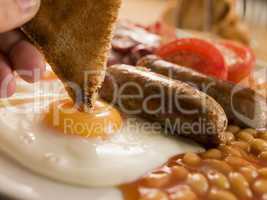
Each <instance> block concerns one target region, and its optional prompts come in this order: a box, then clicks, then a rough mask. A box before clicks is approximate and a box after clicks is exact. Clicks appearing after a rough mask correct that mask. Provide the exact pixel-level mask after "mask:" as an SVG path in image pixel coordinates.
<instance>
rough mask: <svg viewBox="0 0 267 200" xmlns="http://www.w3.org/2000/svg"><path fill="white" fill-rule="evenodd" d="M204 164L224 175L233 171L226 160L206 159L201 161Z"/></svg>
mask: <svg viewBox="0 0 267 200" xmlns="http://www.w3.org/2000/svg"><path fill="white" fill-rule="evenodd" d="M203 163H204V165H205V166H207V167H210V168H213V169H215V170H217V171H218V172H221V173H223V174H225V175H228V174H229V173H230V172H232V171H233V169H232V167H230V166H229V165H228V164H227V163H226V162H224V161H221V160H215V159H206V160H204V161H203Z"/></svg>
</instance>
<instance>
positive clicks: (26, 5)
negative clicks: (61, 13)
mask: <svg viewBox="0 0 267 200" xmlns="http://www.w3.org/2000/svg"><path fill="white" fill-rule="evenodd" d="M17 4H18V5H19V7H20V9H21V10H22V11H23V12H28V11H30V10H32V9H33V8H34V7H35V6H37V0H17Z"/></svg>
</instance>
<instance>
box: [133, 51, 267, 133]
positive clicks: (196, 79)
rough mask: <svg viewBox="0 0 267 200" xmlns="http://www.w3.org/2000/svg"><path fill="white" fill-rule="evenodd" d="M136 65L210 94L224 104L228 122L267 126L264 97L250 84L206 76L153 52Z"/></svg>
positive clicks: (260, 126) (264, 127)
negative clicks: (242, 84) (237, 83)
mask: <svg viewBox="0 0 267 200" xmlns="http://www.w3.org/2000/svg"><path fill="white" fill-rule="evenodd" d="M138 65H140V66H145V67H147V68H149V69H150V70H151V71H153V72H156V73H159V74H162V75H165V76H168V77H169V78H172V79H175V80H179V81H182V82H185V83H188V84H191V85H192V86H194V87H196V88H198V89H199V90H200V91H202V92H204V93H206V94H207V95H209V96H211V97H213V98H214V99H215V100H216V101H217V102H218V103H219V104H220V105H221V106H222V107H223V109H224V111H225V113H226V115H227V117H228V120H229V123H234V124H237V125H239V126H242V127H251V128H256V129H260V130H266V128H267V120H266V119H267V105H266V98H265V97H263V96H261V95H259V94H257V93H256V92H255V91H254V90H252V89H250V88H247V87H243V86H240V85H236V84H233V83H231V82H227V81H223V80H217V79H215V78H212V77H208V76H206V75H204V74H200V73H198V72H196V71H194V70H192V69H189V68H185V67H181V66H178V65H176V64H173V63H170V62H167V61H164V60H162V59H161V58H159V57H157V56H154V55H149V56H146V57H144V58H142V59H141V60H139V62H138Z"/></svg>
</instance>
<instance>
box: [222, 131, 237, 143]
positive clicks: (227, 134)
mask: <svg viewBox="0 0 267 200" xmlns="http://www.w3.org/2000/svg"><path fill="white" fill-rule="evenodd" d="M223 136H224V141H225V142H226V143H227V144H228V143H230V142H232V141H234V140H235V136H234V134H233V133H231V132H228V131H226V132H224V133H223Z"/></svg>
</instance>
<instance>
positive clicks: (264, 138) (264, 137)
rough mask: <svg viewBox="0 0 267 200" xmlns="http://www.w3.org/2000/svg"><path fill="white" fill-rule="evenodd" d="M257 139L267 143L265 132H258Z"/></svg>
mask: <svg viewBox="0 0 267 200" xmlns="http://www.w3.org/2000/svg"><path fill="white" fill-rule="evenodd" d="M258 137H259V138H261V139H263V140H265V141H267V132H259V133H258Z"/></svg>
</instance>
